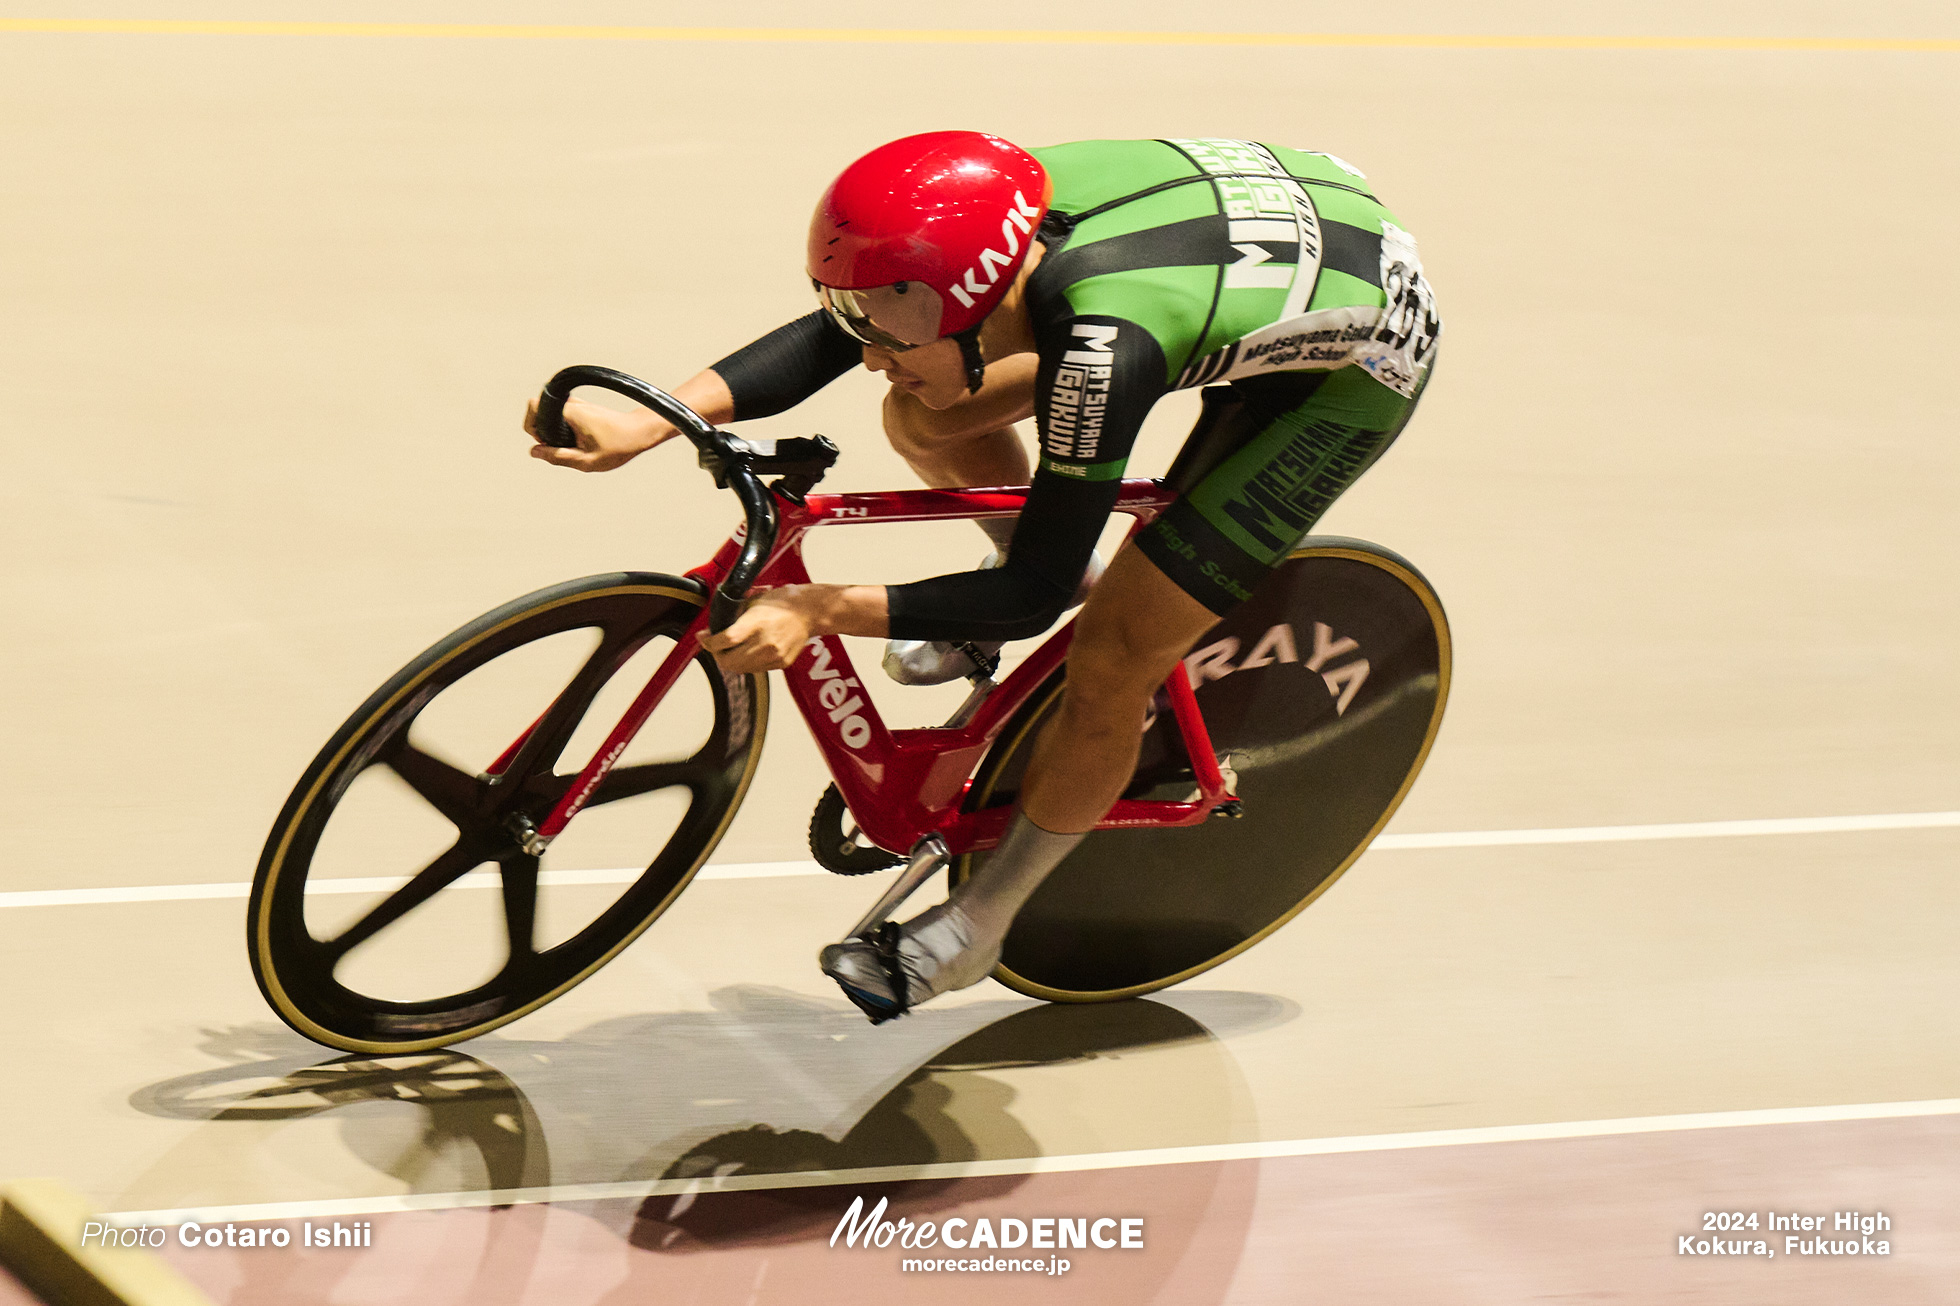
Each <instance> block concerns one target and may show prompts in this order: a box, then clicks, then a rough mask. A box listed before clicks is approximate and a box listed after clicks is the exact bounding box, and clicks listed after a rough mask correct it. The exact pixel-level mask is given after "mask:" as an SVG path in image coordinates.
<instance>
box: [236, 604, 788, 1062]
mask: <svg viewBox="0 0 1960 1306" xmlns="http://www.w3.org/2000/svg"><path fill="white" fill-rule="evenodd" d="M702 603H703V595H702V593H701V591H700V588H699V587H698V586H697V585H695V584H693V583H692V582H689V581H685V580H680V579H677V578H674V577H668V576H658V575H651V574H642V573H616V574H613V575H607V576H593V577H588V578H586V579H584V580H578V581H569V582H566V583H565V584H562V585H557V586H553V587H552V588H550V589H545V590H540V591H538V592H537V593H535V594H530V595H527V596H525V597H524V598H521V599H518V600H516V601H515V602H512V603H509V604H506V605H505V606H504V607H502V608H499V609H497V610H496V611H494V612H491V613H488V614H486V615H485V616H483V617H480V618H478V619H477V620H476V621H473V622H471V623H470V624H469V625H467V626H465V627H463V628H462V629H461V630H458V631H457V632H456V633H455V634H453V635H451V636H449V637H448V638H447V639H445V640H443V641H442V642H441V643H439V644H437V645H436V646H435V647H434V648H431V649H430V650H429V651H428V652H426V653H424V654H422V656H420V657H418V658H417V659H415V661H413V662H411V663H410V664H409V665H408V666H407V667H405V668H403V669H402V670H401V671H400V672H399V673H397V674H396V675H395V677H394V678H393V679H391V680H390V681H389V682H388V683H387V684H386V685H383V686H382V687H381V688H380V689H379V690H377V691H375V693H374V695H373V696H372V697H370V698H369V699H368V701H367V702H366V703H365V704H363V705H362V706H361V708H360V710H359V711H357V712H355V714H354V715H353V716H352V717H351V718H350V719H349V720H348V721H347V723H346V724H345V725H344V726H342V727H341V729H340V730H339V732H338V733H337V734H335V736H334V737H333V739H332V740H330V741H329V742H328V744H327V746H326V747H325V748H324V749H322V750H321V752H320V755H319V756H318V757H317V758H316V759H315V760H314V762H313V764H312V766H310V767H309V768H308V769H307V771H306V774H305V775H304V776H302V777H301V779H300V782H299V784H298V786H297V787H296V788H295V789H294V791H293V794H292V797H291V798H289V799H288V800H287V802H286V806H285V809H284V810H283V811H282V812H281V813H280V815H279V819H278V821H277V822H276V823H275V825H274V826H273V829H272V833H271V835H270V837H269V838H268V839H267V841H266V847H265V853H264V855H263V856H262V858H261V859H260V862H259V869H258V875H257V878H256V879H255V880H254V882H253V886H252V899H251V909H250V914H249V919H248V922H247V929H248V942H249V947H250V953H251V959H252V969H253V973H254V974H255V976H256V977H257V979H258V982H259V988H260V990H261V991H262V992H264V994H265V996H266V1000H267V1001H268V1002H270V1003H271V1004H272V1007H273V1009H274V1010H275V1011H277V1012H278V1013H279V1016H280V1017H281V1018H282V1019H283V1020H285V1021H286V1023H287V1024H289V1025H291V1026H292V1027H293V1028H294V1029H296V1030H298V1031H299V1032H300V1033H302V1034H305V1035H306V1036H307V1037H309V1038H312V1039H315V1040H317V1041H319V1042H321V1043H325V1044H327V1045H328V1046H330V1047H336V1048H343V1049H346V1050H348V1051H353V1052H370V1053H385V1052H408V1051H416V1050H421V1049H427V1048H433V1047H438V1046H441V1045H443V1044H446V1043H453V1042H457V1041H460V1040H462V1039H466V1038H473V1037H475V1036H477V1035H479V1034H483V1033H486V1032H487V1031H489V1030H491V1029H495V1028H496V1027H497V1026H499V1025H502V1024H505V1023H507V1022H509V1021H511V1020H515V1019H516V1018H517V1017H519V1016H522V1015H524V1014H525V1013H526V1012H529V1011H534V1010H536V1009H537V1008H538V1007H540V1006H542V1005H543V1004H545V1003H546V1002H549V1001H550V1000H551V999H553V998H555V997H557V996H558V995H559V994H561V993H563V992H565V991H566V990H567V989H569V988H571V987H572V986H573V985H575V984H577V983H579V982H580V981H581V980H583V979H585V978H586V977H587V976H589V975H591V974H592V973H593V972H594V971H596V970H597V969H598V968H599V967H600V966H603V965H604V964H605V963H606V962H607V961H609V960H611V959H612V958H613V957H614V956H615V955H617V954H618V952H619V951H620V950H621V949H622V948H624V947H625V946H626V945H627V944H628V943H630V942H631V941H632V940H633V939H634V938H635V937H637V936H638V935H639V933H640V932H641V931H642V930H644V929H646V927H647V926H648V925H650V924H652V922H653V921H654V919H655V918H656V917H658V916H659V915H660V914H661V913H662V912H663V911H665V910H666V908H667V907H668V905H669V904H670V903H672V902H673V900H674V898H675V897H676V896H677V895H678V894H679V893H680V891H681V890H682V889H683V888H685V887H686V885H687V883H688V881H689V880H690V879H691V878H692V877H693V875H694V873H695V871H696V870H697V869H699V867H700V866H701V864H702V863H703V862H704V861H706V860H707V857H708V854H709V853H710V852H712V851H713V849H714V847H715V844H716V843H717V842H718V841H719V840H720V838H721V835H722V832H723V831H724V830H725V829H726V828H727V826H728V823H729V821H730V820H731V819H732V818H733V816H734V813H735V810H736V808H737V807H738V806H739V805H740V803H741V800H742V796H743V794H744V793H745V792H746V791H747V789H748V785H749V781H750V779H751V778H752V776H753V775H754V772H755V766H756V762H757V761H758V760H759V758H760V756H761V748H762V734H763V726H764V722H765V719H766V714H767V708H768V698H767V692H768V691H767V682H766V681H765V679H764V678H763V677H761V676H748V675H729V674H725V673H723V672H722V671H721V670H720V669H719V668H717V667H716V666H715V664H714V661H713V659H711V658H709V657H707V656H706V655H705V654H697V655H695V656H694V657H693V658H692V660H691V661H689V662H688V663H687V664H686V665H685V666H683V667H682V668H681V670H680V674H679V677H678V679H677V680H676V681H675V682H674V684H673V686H672V688H671V689H669V690H668V692H667V693H666V694H665V696H663V697H662V698H661V699H660V701H659V703H658V705H657V706H656V707H655V708H654V709H653V712H652V715H651V717H650V718H649V719H648V721H647V723H646V724H645V726H644V727H643V728H642V729H641V730H640V731H639V733H638V735H637V736H635V738H634V739H633V741H632V742H631V743H630V744H628V745H627V746H625V748H624V749H623V751H620V752H619V754H618V757H617V760H616V762H615V764H614V766H613V769H612V770H611V771H610V772H609V773H608V774H607V775H606V777H605V779H604V780H603V781H601V782H600V783H599V784H598V785H597V786H596V787H594V788H593V790H592V792H591V793H590V794H589V795H588V796H587V797H586V798H585V800H584V804H583V807H582V808H581V810H580V812H579V814H578V815H577V816H576V817H575V818H574V819H573V821H572V822H571V823H570V824H569V825H568V826H566V827H565V829H564V831H563V832H562V833H561V834H559V835H558V837H557V838H556V839H554V840H553V841H551V843H550V846H549V848H548V849H547V850H546V851H545V852H544V853H543V854H542V856H540V855H538V854H537V853H536V852H535V851H533V850H534V849H535V848H536V847H537V844H536V843H535V841H534V840H533V839H532V836H533V834H534V832H535V831H536V830H537V828H538V827H539V826H540V825H542V824H543V823H544V822H545V820H546V818H547V817H548V816H549V815H550V814H551V813H552V811H553V810H554V809H555V808H556V807H557V806H558V804H559V802H560V800H561V799H563V798H564V797H565V795H566V794H567V792H568V791H569V790H570V789H571V786H572V785H574V784H575V783H577V781H578V778H579V775H580V773H581V771H582V770H583V769H584V767H585V765H586V763H587V762H588V761H589V760H590V759H591V758H592V757H593V756H594V755H595V754H597V753H598V752H599V751H601V750H602V749H606V748H608V747H609V736H610V733H611V731H612V730H613V728H614V726H615V725H616V724H617V723H618V722H619V720H620V718H621V717H622V716H623V715H624V714H625V712H626V709H627V707H628V706H629V705H630V704H631V703H632V701H633V699H634V698H635V696H636V695H637V694H638V693H639V691H640V690H641V689H642V688H643V687H644V686H645V685H646V684H647V682H648V681H649V680H650V679H651V678H652V676H653V673H654V671H655V670H656V669H657V668H658V667H660V665H661V664H662V662H663V661H665V660H666V659H667V658H668V657H669V656H670V655H673V654H674V653H675V649H676V640H677V639H678V638H679V637H680V636H681V635H682V633H683V632H684V631H685V630H686V628H687V626H688V624H689V622H691V621H692V620H693V619H694V617H695V615H696V613H698V612H699V610H700V608H701V606H702Z"/></svg>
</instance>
